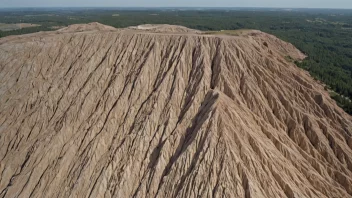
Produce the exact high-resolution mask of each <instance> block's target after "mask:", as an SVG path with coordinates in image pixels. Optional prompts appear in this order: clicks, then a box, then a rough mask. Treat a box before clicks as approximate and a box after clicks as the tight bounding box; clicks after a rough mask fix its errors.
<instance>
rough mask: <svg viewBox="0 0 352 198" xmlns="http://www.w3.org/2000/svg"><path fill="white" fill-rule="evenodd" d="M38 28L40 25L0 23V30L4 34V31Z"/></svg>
mask: <svg viewBox="0 0 352 198" xmlns="http://www.w3.org/2000/svg"><path fill="white" fill-rule="evenodd" d="M39 26H40V25H38V24H32V23H13V24H7V23H0V30H1V31H4V32H6V31H13V30H19V29H23V28H30V27H39Z"/></svg>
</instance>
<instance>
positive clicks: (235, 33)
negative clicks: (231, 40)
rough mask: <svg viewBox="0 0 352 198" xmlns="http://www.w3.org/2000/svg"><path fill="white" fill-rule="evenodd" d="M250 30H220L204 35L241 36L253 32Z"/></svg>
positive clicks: (206, 32)
mask: <svg viewBox="0 0 352 198" xmlns="http://www.w3.org/2000/svg"><path fill="white" fill-rule="evenodd" d="M253 31H254V30H250V29H239V30H220V31H205V34H216V35H219V34H220V35H231V36H243V35H246V34H249V33H251V32H253Z"/></svg>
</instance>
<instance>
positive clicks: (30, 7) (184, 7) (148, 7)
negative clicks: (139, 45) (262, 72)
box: [0, 6, 352, 10]
mask: <svg viewBox="0 0 352 198" xmlns="http://www.w3.org/2000/svg"><path fill="white" fill-rule="evenodd" d="M35 8H40V9H45V8H83V9H86V8H93V9H94V8H98V9H99V8H110V9H114V8H119V9H126V8H128V9H134V8H135V9H174V8H176V9H182V8H183V9H234V8H237V9H238V8H240V9H246V8H247V9H324V10H352V8H327V7H264V6H257V7H256V6H253V7H251V6H248V7H237V6H234V7H221V6H217V7H216V6H202V7H197V6H24V7H21V6H19V7H13V6H12V7H11V6H9V7H0V9H35Z"/></svg>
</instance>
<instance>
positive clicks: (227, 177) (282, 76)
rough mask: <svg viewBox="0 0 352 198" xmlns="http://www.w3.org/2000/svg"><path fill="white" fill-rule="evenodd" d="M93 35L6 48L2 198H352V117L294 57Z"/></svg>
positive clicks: (1, 62)
mask: <svg viewBox="0 0 352 198" xmlns="http://www.w3.org/2000/svg"><path fill="white" fill-rule="evenodd" d="M93 26H97V27H98V28H93V29H92V28H91V27H92V25H88V27H89V28H88V29H86V27H87V26H86V25H81V26H80V25H76V26H73V27H72V26H71V27H69V28H68V29H66V30H59V31H55V32H45V33H44V32H43V33H37V34H31V35H24V36H15V37H7V38H3V39H0V51H1V53H0V197H243V198H249V197H253V198H257V197H267V198H272V197H280V198H281V197H287V198H303V197H317V198H318V197H319V198H324V197H326V198H328V197H329V198H331V197H335V198H347V197H352V137H351V133H352V123H351V120H352V119H351V117H350V116H349V115H347V114H346V113H344V112H343V111H342V110H341V109H340V108H339V107H338V106H337V105H336V104H335V103H334V102H333V101H332V100H331V99H330V98H329V95H328V93H327V92H326V91H324V89H323V87H322V86H321V85H320V84H318V83H317V82H315V81H314V80H313V79H312V78H311V77H310V76H309V75H308V74H307V73H306V72H305V71H302V70H301V69H299V68H297V67H296V66H295V65H294V64H293V63H290V62H288V61H287V60H286V59H285V56H290V57H292V58H294V59H302V58H304V57H305V56H304V55H303V54H302V53H300V52H299V51H298V50H297V49H296V48H294V47H293V46H292V45H290V44H288V43H285V42H283V41H281V40H279V39H277V38H276V37H273V36H271V35H268V34H265V33H262V32H259V31H252V32H250V33H248V34H246V35H242V36H227V35H208V34H201V33H194V32H192V31H190V32H184V33H182V34H181V33H179V34H177V33H174V32H162V31H158V32H157V33H155V32H153V31H142V30H132V29H130V28H127V29H113V28H111V27H105V26H103V25H101V24H94V25H93ZM73 29H74V30H79V31H72V30H73ZM67 30H69V31H67Z"/></svg>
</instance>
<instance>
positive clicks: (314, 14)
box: [0, 8, 352, 114]
mask: <svg viewBox="0 0 352 198" xmlns="http://www.w3.org/2000/svg"><path fill="white" fill-rule="evenodd" d="M95 21H96V22H100V23H103V24H106V25H111V26H114V27H117V28H121V27H127V26H133V25H139V24H165V23H166V24H175V25H183V26H186V27H189V28H194V29H199V30H234V29H258V30H261V31H264V32H267V33H270V34H273V35H275V36H277V37H279V38H281V39H283V40H285V41H288V42H290V43H292V44H294V45H295V46H296V47H297V48H298V49H300V50H301V51H302V52H304V53H305V54H307V55H308V58H307V59H305V60H304V61H302V62H296V64H297V66H299V67H301V68H303V69H305V70H307V71H309V72H310V74H311V75H312V76H313V77H314V78H315V79H316V80H319V81H321V82H323V83H324V84H326V90H329V91H330V93H331V97H332V98H333V99H335V100H336V102H337V104H338V105H339V106H341V107H342V108H343V109H344V110H345V111H346V112H348V113H349V114H352V102H351V99H352V38H351V37H352V10H323V9H294V10H283V9H246V10H244V9H237V10H236V9H228V10H226V9H218V10H216V9H203V10H187V9H177V8H175V9H172V8H169V9H154V10H153V9H149V10H142V9H140V10H119V9H103V8H102V9H67V10H54V9H53V10H44V9H43V10H0V23H33V24H39V25H41V26H40V27H31V28H24V29H20V30H13V31H0V37H4V36H9V35H18V34H27V33H32V32H38V31H49V30H53V28H54V27H62V26H67V25H70V24H77V23H88V22H95Z"/></svg>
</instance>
